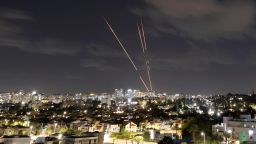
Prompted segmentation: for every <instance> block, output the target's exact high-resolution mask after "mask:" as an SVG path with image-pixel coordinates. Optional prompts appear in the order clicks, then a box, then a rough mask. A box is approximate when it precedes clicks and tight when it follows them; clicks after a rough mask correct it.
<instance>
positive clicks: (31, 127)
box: [30, 126, 33, 135]
mask: <svg viewBox="0 0 256 144" xmlns="http://www.w3.org/2000/svg"><path fill="white" fill-rule="evenodd" d="M32 129H33V126H30V135H31V134H32Z"/></svg>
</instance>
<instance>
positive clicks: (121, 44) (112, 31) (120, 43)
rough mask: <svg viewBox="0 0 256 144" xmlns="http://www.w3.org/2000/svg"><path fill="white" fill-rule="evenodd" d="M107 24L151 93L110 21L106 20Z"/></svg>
mask: <svg viewBox="0 0 256 144" xmlns="http://www.w3.org/2000/svg"><path fill="white" fill-rule="evenodd" d="M104 20H105V22H106V24H107V25H108V28H109V29H110V31H111V32H112V34H113V35H114V37H115V39H116V40H117V42H118V43H119V45H120V47H121V48H122V49H123V51H124V52H125V54H126V56H127V57H128V59H129V60H130V62H131V64H132V65H133V67H134V69H135V71H136V72H137V73H138V75H139V77H140V80H141V82H142V83H143V85H144V86H145V88H146V89H147V91H149V89H148V87H147V85H146V84H145V81H144V80H143V78H142V77H141V75H140V73H139V72H138V68H137V66H136V65H135V63H134V62H133V60H132V58H131V57H130V55H129V54H128V52H127V51H126V49H125V47H124V46H123V44H122V42H121V41H120V39H119V38H118V36H117V35H116V33H115V31H114V30H113V28H112V27H111V25H110V24H109V23H108V21H107V20H106V19H105V18H104Z"/></svg>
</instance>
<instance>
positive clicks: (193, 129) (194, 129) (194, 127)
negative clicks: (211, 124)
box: [189, 124, 199, 142]
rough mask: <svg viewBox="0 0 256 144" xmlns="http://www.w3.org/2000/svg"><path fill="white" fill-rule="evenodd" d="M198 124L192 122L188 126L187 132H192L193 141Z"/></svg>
mask: <svg viewBox="0 0 256 144" xmlns="http://www.w3.org/2000/svg"><path fill="white" fill-rule="evenodd" d="M198 130H199V129H198V125H196V124H192V125H191V126H190V128H189V132H190V133H192V139H193V141H194V142H195V140H196V133H197V132H198Z"/></svg>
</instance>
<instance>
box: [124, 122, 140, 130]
mask: <svg viewBox="0 0 256 144" xmlns="http://www.w3.org/2000/svg"><path fill="white" fill-rule="evenodd" d="M137 129H138V127H137V125H136V124H135V123H133V122H129V123H128V124H127V125H125V131H130V132H137Z"/></svg>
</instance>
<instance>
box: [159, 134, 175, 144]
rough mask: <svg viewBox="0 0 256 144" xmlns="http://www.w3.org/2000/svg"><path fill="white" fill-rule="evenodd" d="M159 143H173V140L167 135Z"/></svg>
mask: <svg viewBox="0 0 256 144" xmlns="http://www.w3.org/2000/svg"><path fill="white" fill-rule="evenodd" d="M158 144H173V140H172V138H171V137H167V136H165V137H164V138H163V139H162V140H160V141H159V142H158Z"/></svg>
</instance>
